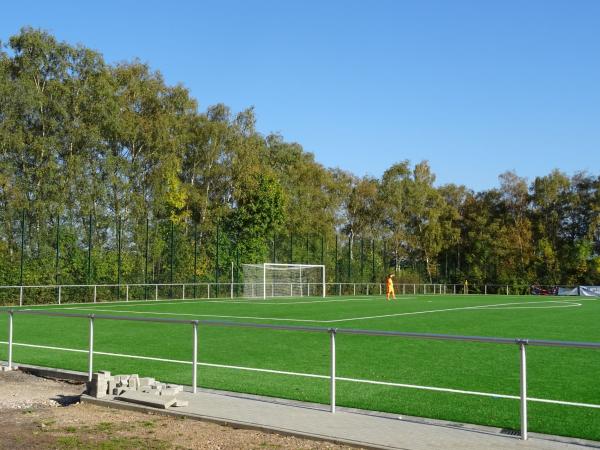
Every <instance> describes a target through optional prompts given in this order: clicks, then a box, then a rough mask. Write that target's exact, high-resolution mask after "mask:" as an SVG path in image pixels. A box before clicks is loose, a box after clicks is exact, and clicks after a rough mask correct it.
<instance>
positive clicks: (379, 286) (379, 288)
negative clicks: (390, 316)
mask: <svg viewBox="0 0 600 450" xmlns="http://www.w3.org/2000/svg"><path fill="white" fill-rule="evenodd" d="M379 295H381V283H379Z"/></svg>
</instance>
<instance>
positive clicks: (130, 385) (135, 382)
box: [127, 374, 140, 389]
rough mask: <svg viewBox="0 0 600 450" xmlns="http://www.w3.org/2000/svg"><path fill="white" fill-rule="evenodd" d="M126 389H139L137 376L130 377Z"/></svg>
mask: <svg viewBox="0 0 600 450" xmlns="http://www.w3.org/2000/svg"><path fill="white" fill-rule="evenodd" d="M127 387H128V388H130V389H138V388H139V387H140V377H139V376H138V375H137V374H134V375H131V376H130V377H129V380H128V381H127Z"/></svg>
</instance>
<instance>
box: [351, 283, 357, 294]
mask: <svg viewBox="0 0 600 450" xmlns="http://www.w3.org/2000/svg"><path fill="white" fill-rule="evenodd" d="M352 288H353V292H354V296H355V297H356V283H353V285H352Z"/></svg>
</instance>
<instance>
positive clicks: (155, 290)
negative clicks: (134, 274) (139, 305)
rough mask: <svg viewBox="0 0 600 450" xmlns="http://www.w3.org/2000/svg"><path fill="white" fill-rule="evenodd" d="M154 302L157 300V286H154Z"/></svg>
mask: <svg viewBox="0 0 600 450" xmlns="http://www.w3.org/2000/svg"><path fill="white" fill-rule="evenodd" d="M154 300H155V301H157V300H158V284H155V285H154Z"/></svg>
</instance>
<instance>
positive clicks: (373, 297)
mask: <svg viewBox="0 0 600 450" xmlns="http://www.w3.org/2000/svg"><path fill="white" fill-rule="evenodd" d="M343 297H345V296H343ZM382 297H383V296H380V295H357V296H352V298H343V299H340V300H336V299H335V298H331V297H330V299H328V300H309V301H302V302H296V301H284V302H278V301H277V300H273V301H266V302H265V301H263V302H259V301H255V300H252V299H246V300H228V299H226V298H223V297H221V299H220V300H219V299H216V300H209V299H206V298H196V299H191V300H189V299H188V300H177V299H171V300H154V299H148V300H130V301H125V300H119V301H111V302H97V303H93V302H80V303H62V304H60V305H59V304H57V303H46V304H43V305H23V306H26V307H28V308H48V307H56V308H52V309H77V305H86V306H89V307H93V306H98V307H102V305H115V306H118V305H126V306H129V307H131V306H144V305H169V304H186V303H225V304H232V305H302V304H308V303H336V302H358V301H366V300H377V299H380V298H382ZM238 298H239V297H238ZM315 298H322V297H315ZM401 298H402V299H407V300H414V299H416V298H417V297H415V296H410V297H408V296H407V297H404V296H403V297H401ZM66 306H71V308H67V307H66ZM17 308H18V307H17Z"/></svg>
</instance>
